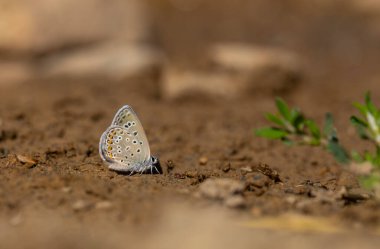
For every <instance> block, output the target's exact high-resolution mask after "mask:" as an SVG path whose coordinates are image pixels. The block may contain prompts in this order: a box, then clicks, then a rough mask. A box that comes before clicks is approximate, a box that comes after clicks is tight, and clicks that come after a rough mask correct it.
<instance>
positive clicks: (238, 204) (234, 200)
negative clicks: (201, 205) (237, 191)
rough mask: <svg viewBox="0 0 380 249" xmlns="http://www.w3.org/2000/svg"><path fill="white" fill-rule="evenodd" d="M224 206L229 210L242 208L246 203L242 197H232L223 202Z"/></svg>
mask: <svg viewBox="0 0 380 249" xmlns="http://www.w3.org/2000/svg"><path fill="white" fill-rule="evenodd" d="M224 205H225V206H227V207H229V208H244V207H245V206H246V203H245V200H244V198H243V196H241V195H233V196H230V197H228V198H226V199H225V200H224Z"/></svg>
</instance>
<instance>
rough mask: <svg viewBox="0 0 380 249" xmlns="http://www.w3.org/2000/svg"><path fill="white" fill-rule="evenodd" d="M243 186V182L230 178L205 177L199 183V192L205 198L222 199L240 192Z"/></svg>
mask: <svg viewBox="0 0 380 249" xmlns="http://www.w3.org/2000/svg"><path fill="white" fill-rule="evenodd" d="M244 188H245V186H244V184H243V183H241V182H239V181H236V180H232V179H227V178H225V179H207V180H205V181H204V182H203V183H202V184H201V185H200V187H199V193H200V195H201V196H203V197H206V198H210V199H216V200H224V199H226V198H228V197H229V196H232V195H239V194H242V193H243V191H244Z"/></svg>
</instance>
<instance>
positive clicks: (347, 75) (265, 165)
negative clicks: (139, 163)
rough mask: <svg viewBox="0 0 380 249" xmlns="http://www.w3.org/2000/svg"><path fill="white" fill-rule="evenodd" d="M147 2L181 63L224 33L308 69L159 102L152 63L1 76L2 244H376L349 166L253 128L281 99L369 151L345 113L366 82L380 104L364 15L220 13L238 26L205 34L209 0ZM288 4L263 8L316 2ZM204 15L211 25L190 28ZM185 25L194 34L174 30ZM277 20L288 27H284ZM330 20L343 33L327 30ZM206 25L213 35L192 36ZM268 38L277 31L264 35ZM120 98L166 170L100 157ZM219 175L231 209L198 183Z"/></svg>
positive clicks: (373, 41) (369, 209)
mask: <svg viewBox="0 0 380 249" xmlns="http://www.w3.org/2000/svg"><path fill="white" fill-rule="evenodd" d="M152 2H154V4H152V6H154V8H153V13H152V15H153V16H154V17H155V18H156V21H157V22H156V25H157V27H156V29H157V30H158V31H159V34H160V35H158V37H157V39H158V40H159V41H160V43H161V46H162V47H163V49H164V50H165V52H166V53H167V54H168V55H169V58H171V59H172V60H173V61H175V62H176V63H178V64H182V63H184V64H190V66H195V65H196V66H199V64H202V59H201V58H202V56H200V54H202V53H203V50H204V49H205V48H202V47H201V46H202V44H203V43H202V42H205V41H207V42H210V43H212V41H214V40H220V39H223V38H226V37H229V38H230V39H232V40H234V39H235V40H247V41H250V42H256V43H258V44H260V43H265V44H267V43H281V47H284V48H286V49H291V50H292V51H296V52H297V53H298V54H301V55H303V56H304V57H305V58H306V59H307V60H306V63H305V66H306V75H307V77H306V78H305V79H304V81H303V82H302V83H300V85H299V86H297V87H294V88H292V89H290V90H288V91H286V92H278V91H277V92H276V93H275V94H274V93H272V91H270V90H271V89H270V86H268V88H269V89H268V91H265V92H257V93H252V94H250V95H248V96H245V97H242V98H240V99H232V100H225V99H220V98H208V97H205V96H197V95H191V96H188V97H187V98H184V99H182V100H181V99H180V100H175V101H168V100H163V99H162V98H160V86H159V79H160V75H159V74H156V73H155V72H153V73H147V74H146V75H145V76H144V77H136V78H133V79H131V78H130V79H126V80H123V81H120V82H114V81H113V82H111V81H109V80H107V79H99V78H97V79H91V80H90V79H84V80H80V79H78V80H73V79H70V80H66V79H50V80H46V79H45V80H35V81H33V82H28V83H25V84H19V85H7V84H5V85H4V86H1V85H0V170H1V173H0V247H1V248H3V247H4V248H36V247H37V248H45V247H46V248H51V247H53V246H54V247H58V248H68V247H70V248H83V247H91V248H105V247H107V248H127V247H129V246H132V247H133V248H137V247H141V248H178V247H180V248H232V247H234V248H247V247H248V246H250V245H256V246H257V247H275V246H276V247H278V246H281V247H282V248H295V247H297V246H298V247H300V248H322V247H326V246H334V247H335V248H358V247H359V246H360V247H361V248H377V247H376V245H377V244H378V242H379V240H380V237H379V226H380V204H379V202H378V201H375V200H374V199H373V198H367V196H368V193H367V191H366V190H364V189H362V188H361V187H360V186H359V184H358V181H357V178H356V176H355V175H353V174H352V173H350V172H349V171H348V169H346V168H345V167H343V166H341V165H339V164H337V163H336V162H335V161H334V159H333V158H332V157H331V156H330V155H329V154H328V153H327V152H325V151H323V150H321V149H319V148H309V147H286V146H284V145H283V144H281V143H280V142H277V141H267V140H265V139H261V138H257V137H255V136H254V135H253V129H254V128H258V127H261V126H263V125H266V122H265V120H264V118H263V114H264V113H266V112H273V111H275V107H274V105H273V99H274V97H275V95H280V96H281V97H283V98H284V99H286V100H287V101H289V102H290V103H291V104H292V105H296V106H299V107H302V109H303V110H304V112H305V113H307V114H308V116H310V117H313V118H315V119H316V120H317V121H318V122H319V123H322V120H323V117H324V114H325V113H326V112H327V111H329V112H332V113H333V114H334V117H335V120H336V126H337V128H338V131H339V134H340V136H341V137H342V142H343V143H344V144H345V145H347V146H348V147H350V148H354V147H355V148H357V149H363V148H366V144H364V143H362V142H361V141H359V140H358V138H357V137H356V135H355V132H354V131H353V129H352V128H351V127H350V125H349V122H348V119H349V117H350V115H351V114H352V113H353V112H354V109H353V107H352V105H351V103H352V102H353V101H360V100H361V99H362V98H363V94H364V92H365V91H367V90H371V91H372V93H373V96H374V99H375V102H376V103H377V104H380V103H379V101H378V99H379V97H380V84H379V83H378V82H379V81H380V77H379V74H378V73H377V71H376V67H377V65H378V64H376V62H378V60H379V58H380V57H379V56H378V44H379V43H378V42H379V40H380V39H379V37H377V35H376V34H374V33H372V32H371V31H369V30H366V29H365V28H363V27H367V22H368V18H367V17H363V16H361V15H358V14H353V13H352V10H351V9H349V8H348V9H345V11H343V12H342V11H340V12H337V11H336V9H334V8H335V7H334V8H333V7H329V8H330V9H331V8H332V10H330V11H331V12H326V11H321V12H320V13H322V14H320V15H315V16H312V18H310V20H309V23H308V25H309V26H303V24H302V22H301V23H299V25H298V26H292V25H290V24H289V23H291V24H292V23H293V22H294V21H295V20H293V19H291V20H290V21H289V22H285V21H286V18H285V16H286V15H278V16H277V19H276V20H275V21H273V23H272V22H270V21H268V22H267V23H260V22H258V21H257V20H258V19H259V17H257V20H256V21H257V22H255V23H256V26H255V27H250V28H252V29H253V30H256V31H260V30H261V29H263V27H266V28H267V29H268V30H265V31H262V30H261V31H262V32H261V33H260V32H258V33H260V34H261V35H260V36H256V37H255V35H254V34H253V33H249V34H247V32H248V31H247V30H248V28H247V26H245V25H242V24H241V23H245V22H244V21H241V23H239V22H238V21H234V22H232V24H231V23H229V25H232V26H233V27H240V28H241V29H240V30H235V29H227V28H226V30H229V32H228V31H226V30H223V29H222V30H216V31H215V30H212V31H210V30H209V29H210V27H212V23H214V24H215V22H217V21H218V15H217V14H215V15H212V14H210V13H212V12H211V11H210V10H209V8H211V7H210V6H214V5H212V4H210V3H205V4H204V5H203V8H202V10H205V12H204V13H203V12H202V11H199V12H196V13H197V15H190V14H183V13H182V14H183V17H184V19H183V20H182V19H181V20H182V22H169V21H168V20H171V18H172V19H173V20H179V19H180V18H179V17H178V16H177V15H178V14H175V13H174V11H173V10H172V9H170V8H171V7H168V5H165V4H160V2H159V1H152ZM156 2H157V3H156ZM206 2H207V1H206ZM227 2H229V1H222V3H223V4H222V3H221V5H223V6H224V8H223V9H224V10H228V9H232V10H231V13H230V12H223V11H221V10H219V12H217V13H222V14H220V15H226V16H227V17H228V16H233V13H234V12H233V10H234V8H237V7H236V6H235V5H234V4H229V3H227ZM256 2H260V3H261V5H259V7H260V8H261V9H260V8H259V9H258V10H257V12H258V13H261V15H265V13H268V12H270V11H269V9H268V8H269V7H268V6H266V4H265V3H264V2H265V1H263V2H261V1H256ZM294 2H297V1H284V3H287V4H283V5H281V4H274V3H272V7H273V6H274V5H275V6H277V7H276V8H275V9H277V11H279V13H282V12H281V11H280V10H279V9H280V7H281V8H284V9H285V10H286V9H287V8H290V9H291V10H292V11H293V12H292V13H299V17H304V16H307V15H306V14H308V13H311V12H312V9H313V8H310V6H306V7H305V6H303V7H302V5H297V6H301V7H299V8H300V9H298V8H294V6H292V4H294ZM337 2H339V1H337ZM278 5H281V6H278ZM288 5H289V6H291V7H289V6H288ZM226 6H227V7H226ZM339 6H340V5H338V7H339ZM338 7H336V8H338ZM305 9H306V10H305ZM264 10H265V11H266V12H265V11H264ZM272 10H273V9H272ZM285 10H284V13H288V12H287V11H285ZM172 11H173V12H172ZM165 13H166V15H164V14H165ZM223 13H224V14H223ZM276 13H277V12H276ZM305 13H306V14H305ZM332 13H334V14H336V15H332ZM337 13H339V14H337ZM194 16H196V17H198V18H196V20H194ZM244 16H247V18H248V17H250V16H252V15H251V13H249V14H245V15H244ZM296 16H297V15H296ZM337 16H338V17H337ZM282 18H285V21H284V20H283V19H282ZM226 19H228V18H226ZM248 19H249V18H248ZM205 20H211V24H207V25H205V26H203V29H193V28H191V27H193V26H191V25H194V26H197V25H198V26H202V25H201V24H199V23H202V22H203V23H206V22H205ZM321 20H322V21H321ZM235 22H236V23H235ZM246 22H247V23H251V22H252V20H250V21H247V20H246ZM168 23H169V24H168ZM203 23H202V24H203ZM257 23H258V24H261V25H262V26H260V25H258V24H257ZM274 23H277V24H279V23H282V25H284V26H285V27H286V23H288V25H290V26H291V27H297V28H296V29H294V30H290V29H283V28H284V27H283V26H281V25H279V26H275V25H274ZM164 24H168V25H164ZM181 24H182V25H185V26H187V27H188V30H191V32H190V34H188V33H186V32H184V31H182V32H183V33H181V32H180V30H182V29H183V27H178V26H177V25H179V26H180V25H181ZM227 24H228V23H227ZM227 24H226V25H227ZM226 25H222V26H224V27H227V26H228V25H227V26H226ZM234 25H235V26H234ZM334 25H335V26H334ZM311 27H312V28H311ZM310 28H311V30H313V32H311V31H310V30H309V29H310ZM194 30H198V31H194ZM280 30H287V32H288V33H286V32H285V31H283V33H282V35H279V34H277V33H276V31H279V32H280ZM336 30H339V34H340V36H338V38H337V37H335V38H334V37H332V35H331V34H336V33H335V32H336ZM170 31H172V33H173V34H177V37H174V38H173V37H172V36H171V35H170V34H169V33H170ZM209 31H210V32H211V33H209ZM301 31H302V32H301ZM326 31H329V32H327V33H326ZM197 32H198V33H197ZM205 33H207V34H208V35H209V36H208V37H203V40H202V39H201V38H199V37H202V36H201V34H205ZM295 33H296V34H297V35H294V34H295ZM181 34H182V35H181ZM270 34H277V35H278V37H281V39H283V40H281V39H280V40H275V41H274V40H271V39H269V38H270ZM210 36H211V37H210ZM191 37H193V38H192V39H193V40H191ZM194 37H196V39H194ZM253 37H255V38H253ZM294 37H297V39H296V38H294ZM341 37H344V39H342V38H341ZM286 38H289V39H286ZM291 38H294V40H292V39H291ZM278 39H279V38H278ZM348 41H351V42H353V43H352V44H351V43H350V44H348ZM173 44H174V45H173ZM289 44H292V45H289ZM321 44H322V45H321ZM172 45H173V46H172ZM343 45H344V46H343ZM205 47H206V49H207V46H205ZM338 48H339V49H338ZM332 51H334V53H332ZM348 53H351V54H348ZM189 54H191V55H192V56H194V57H196V58H198V59H197V60H196V59H195V60H194V61H193V60H192V58H190V57H189V58H188V57H187V56H188V55H189ZM361 63H362V64H361ZM358 82H360V84H359V83H358ZM124 104H129V105H131V106H132V107H133V108H134V110H135V111H136V112H137V114H138V115H139V118H140V119H141V121H142V124H143V125H144V129H145V130H146V133H147V136H148V139H149V142H150V146H151V151H152V153H153V154H154V155H156V156H158V157H159V158H160V161H161V164H162V168H163V174H160V175H158V174H155V175H150V174H143V175H139V174H137V175H132V176H127V175H122V174H118V173H115V172H112V171H109V170H108V169H107V167H106V166H105V165H104V164H103V163H102V161H101V159H100V158H99V154H98V141H99V137H100V135H101V133H102V132H103V131H104V130H105V129H106V128H107V126H108V125H109V124H110V122H111V120H112V117H113V115H114V114H115V112H116V111H117V109H118V108H119V107H121V106H122V105H124ZM218 178H227V179H231V180H236V182H238V183H242V184H243V186H244V189H243V190H241V191H240V192H239V193H237V194H238V196H240V197H242V199H240V202H239V203H237V204H239V205H234V202H233V201H232V202H229V204H227V201H226V203H223V201H224V200H223V198H224V197H220V196H219V197H218V198H219V199H218V200H210V199H209V198H207V195H202V194H199V186H201V185H202V183H203V182H204V181H205V180H207V179H218ZM236 182H234V183H236ZM234 194H235V193H234ZM241 200H242V202H241ZM231 203H232V204H231ZM235 204H236V203H235ZM228 205H230V206H232V207H235V206H236V207H235V208H228V207H226V206H228ZM268 217H269V218H272V217H275V218H274V219H273V220H270V219H269V218H268ZM283 217H285V218H283ZM286 217H290V220H291V221H292V222H293V221H296V224H294V223H292V222H290V221H289V218H288V219H287V218H286ZM305 217H306V218H307V217H309V218H311V220H308V221H305ZM266 218H268V219H266ZM298 220H299V223H297V221H298ZM305 231H306V233H305ZM1 245H2V246H1ZM250 247H251V246H250Z"/></svg>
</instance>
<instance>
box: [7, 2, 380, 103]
mask: <svg viewBox="0 0 380 249" xmlns="http://www.w3.org/2000/svg"><path fill="white" fill-rule="evenodd" d="M379 13H380V1H377V0H348V1H347V0H346V1H343V0H311V1H307V2H305V1H301V0H284V1H265V0H254V1H245V0H237V1H227V0H221V1H218V2H217V3H216V2H215V1H211V0H144V1H137V0H127V1H126V0H124V1H123V0H110V1H104V0H84V1H80V2H78V1H75V0H62V1H49V0H40V1H38V2H34V1H27V0H1V1H0V30H1V32H0V83H1V84H11V83H12V82H22V81H29V82H30V81H33V80H35V79H46V78H48V79H51V78H54V77H58V78H61V77H62V76H65V77H74V78H75V77H81V78H94V77H97V76H96V75H99V76H102V77H103V76H104V77H107V78H110V79H116V80H120V79H125V78H126V77H130V76H132V75H133V76H135V75H141V74H144V73H146V72H147V70H148V71H150V72H151V70H152V69H153V70H154V71H155V72H159V73H160V76H162V77H160V80H162V81H164V82H163V85H164V86H163V88H164V93H163V94H164V95H165V94H166V95H168V96H172V95H173V96H174V95H176V94H178V93H179V92H181V91H182V90H181V89H182V88H181V89H178V88H179V87H178V86H176V87H175V86H172V85H173V83H172V81H177V83H176V84H178V85H182V86H183V89H187V90H188V89H192V88H200V89H198V90H199V91H206V92H207V91H208V89H207V87H205V86H190V85H194V84H195V85H196V84H197V83H196V82H198V81H199V79H201V80H204V82H210V84H216V85H218V88H220V89H221V88H227V89H226V90H215V91H216V92H217V94H222V95H231V93H229V94H227V93H225V91H227V92H231V91H232V92H234V91H237V92H239V91H238V90H236V89H229V87H230V86H225V84H223V83H220V81H224V80H225V79H226V78H229V77H232V78H234V79H235V78H239V80H237V81H239V82H240V81H247V80H248V79H247V78H249V80H251V81H252V78H254V77H253V76H252V74H255V77H259V79H260V80H257V78H255V80H254V81H256V82H254V83H252V84H257V85H260V84H264V85H265V84H275V88H280V89H281V88H283V87H284V84H285V85H286V84H288V83H289V82H291V83H294V82H295V81H299V80H300V79H301V76H302V80H303V81H307V82H310V83H316V84H340V83H351V82H356V83H358V84H360V83H361V82H364V81H367V82H371V81H375V80H376V79H377V78H378V77H379V76H378V74H379V73H378V69H377V67H378V65H379V60H380V56H379V54H380V47H379V39H380V24H379V22H380V17H379V16H380V14H379ZM231 54H232V56H231ZM268 68H271V69H270V70H269V72H272V73H273V70H272V69H273V68H275V72H276V73H275V74H276V76H272V79H271V80H267V79H266V80H267V81H269V82H266V83H258V81H262V79H263V78H261V77H262V76H263V75H262V74H268V70H267V69H268ZM266 70H267V71H266ZM188 71H191V72H192V76H189V75H188V74H187V73H185V72H188ZM205 71H206V73H205ZM231 71H233V72H231ZM253 72H254V73H253ZM249 74H250V76H247V75H249ZM258 74H260V76H257V75H258ZM221 75H222V76H221ZM278 77H280V79H279V78H278ZM264 78H267V77H264ZM269 78H270V77H269ZM273 78H275V81H285V82H286V83H284V82H273ZM194 81H195V82H194ZM218 82H219V83H218ZM205 84H206V83H205ZM241 84H244V83H241ZM237 85H238V84H237ZM204 88H205V89H204ZM235 94H236V93H235Z"/></svg>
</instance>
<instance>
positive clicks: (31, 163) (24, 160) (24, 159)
mask: <svg viewBox="0 0 380 249" xmlns="http://www.w3.org/2000/svg"><path fill="white" fill-rule="evenodd" d="M16 157H17V160H18V161H19V162H21V163H23V164H25V166H27V167H28V168H32V167H34V166H36V164H37V162H36V161H35V160H33V159H32V158H30V157H27V156H23V155H16Z"/></svg>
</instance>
